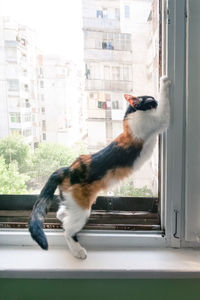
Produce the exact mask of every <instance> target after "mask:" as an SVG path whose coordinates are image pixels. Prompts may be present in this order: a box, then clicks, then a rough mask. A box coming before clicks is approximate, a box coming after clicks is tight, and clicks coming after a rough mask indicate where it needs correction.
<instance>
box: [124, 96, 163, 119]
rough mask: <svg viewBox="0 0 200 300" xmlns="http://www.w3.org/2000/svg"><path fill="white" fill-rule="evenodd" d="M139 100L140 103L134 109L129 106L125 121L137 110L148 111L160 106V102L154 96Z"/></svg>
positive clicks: (140, 97)
mask: <svg viewBox="0 0 200 300" xmlns="http://www.w3.org/2000/svg"><path fill="white" fill-rule="evenodd" d="M137 98H138V99H139V100H140V102H139V103H137V104H135V105H134V107H133V106H131V105H129V106H128V108H127V110H126V112H125V116H124V119H125V118H126V117H127V116H128V114H131V113H133V112H135V111H137V110H143V111H146V110H149V109H152V108H156V107H157V106H158V102H157V101H156V100H155V99H154V98H153V97H152V96H139V97H137Z"/></svg>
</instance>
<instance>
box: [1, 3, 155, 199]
mask: <svg viewBox="0 0 200 300" xmlns="http://www.w3.org/2000/svg"><path fill="white" fill-rule="evenodd" d="M22 7H23V9H21V8H22ZM38 7H40V9H39V10H38ZM1 9H2V12H3V15H2V16H1V17H0V45H1V53H0V78H1V89H0V99H1V100H0V112H2V113H1V115H2V116H3V117H2V118H1V122H0V156H1V159H0V162H2V164H3V163H6V164H7V168H8V167H9V164H10V163H13V161H15V164H16V167H15V168H16V170H17V171H16V174H17V172H18V173H23V174H24V176H23V177H20V178H21V179H20V180H22V179H23V189H22V191H23V193H24V191H26V192H27V193H39V192H40V190H41V188H42V186H43V184H44V182H45V181H46V180H47V178H48V176H49V175H50V174H51V173H52V172H53V171H54V170H55V169H57V168H59V167H61V166H69V165H70V164H71V163H72V162H73V160H74V159H76V158H77V156H78V155H80V154H84V153H94V152H95V151H99V150H100V149H102V148H103V147H105V146H106V145H108V144H109V143H110V142H111V141H112V140H113V139H115V138H116V137H117V135H119V134H120V133H121V132H122V130H123V125H122V121H123V117H124V113H125V111H126V109H127V102H126V101H125V99H124V94H133V95H135V96H137V95H145V94H149V95H152V96H154V97H155V98H156V97H157V91H158V78H159V69H160V61H159V57H160V53H159V49H160V45H159V41H160V39H159V34H160V31H159V30H160V26H159V24H160V22H159V1H157V0H152V1H149V0H146V1H145V0H144V1H138V0H133V1H129V2H127V1H125V0H123V1H120V0H113V1H104V0H100V1H99V0H98V1H97V0H83V1H81V0H77V1H64V0H62V1H60V2H59V4H58V2H57V1H55V0H53V1H51V5H48V10H47V1H39V0H34V1H33V0H30V1H26V0H15V1H14V0H1ZM44 12H46V13H45V21H44ZM7 16H9V17H7ZM72 28H73V30H71V29H72ZM5 145H6V146H5ZM18 149H21V150H20V153H21V154H20V155H14V154H15V153H19V152H18ZM8 153H9V155H8ZM21 156H23V158H22V157H21ZM158 156H159V155H158V146H157V145H155V148H154V151H153V154H152V156H151V157H149V159H148V160H147V161H146V163H145V164H144V166H143V167H142V168H141V169H140V170H138V171H137V172H134V173H133V175H132V176H131V177H129V178H128V179H127V180H126V181H124V182H122V183H118V184H117V185H116V186H115V187H112V188H110V189H109V190H108V191H104V192H103V194H104V195H113V196H114V195H116V196H119V195H120V196H141V197H147V196H150V197H151V196H157V195H158ZM0 176H1V175H0ZM18 178H19V176H18ZM0 179H1V177H0ZM16 180H18V179H17V176H16ZM4 190H5V189H4ZM0 192H1V190H0ZM17 192H19V191H17ZM8 193H9V191H8ZM13 193H14V192H13Z"/></svg>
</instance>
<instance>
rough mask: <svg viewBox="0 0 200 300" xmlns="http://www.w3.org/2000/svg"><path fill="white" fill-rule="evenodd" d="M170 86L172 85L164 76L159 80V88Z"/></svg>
mask: <svg viewBox="0 0 200 300" xmlns="http://www.w3.org/2000/svg"><path fill="white" fill-rule="evenodd" d="M171 84H172V82H171V80H170V79H169V78H168V77H167V76H166V75H164V76H162V77H161V78H160V86H161V87H169V86H170V85H171Z"/></svg>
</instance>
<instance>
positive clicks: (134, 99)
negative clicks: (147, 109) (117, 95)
mask: <svg viewBox="0 0 200 300" xmlns="http://www.w3.org/2000/svg"><path fill="white" fill-rule="evenodd" d="M124 98H125V99H126V101H127V102H128V103H129V104H130V105H131V106H132V107H134V106H135V104H138V103H139V102H140V100H139V99H138V98H137V97H134V96H132V95H128V94H124Z"/></svg>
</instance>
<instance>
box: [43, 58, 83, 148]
mask: <svg viewBox="0 0 200 300" xmlns="http://www.w3.org/2000/svg"><path fill="white" fill-rule="evenodd" d="M37 73H38V74H37V76H38V99H39V104H40V123H41V126H42V132H41V140H42V141H47V142H51V143H60V144H63V145H66V146H71V145H73V144H74V143H75V142H77V141H79V140H80V139H81V138H82V137H83V135H84V134H85V131H86V129H85V122H84V119H85V117H84V105H83V104H84V97H83V85H82V81H83V80H82V72H81V69H80V67H79V66H78V65H76V64H75V63H72V62H67V61H66V59H64V58H62V57H60V56H49V55H38V72H37Z"/></svg>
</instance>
